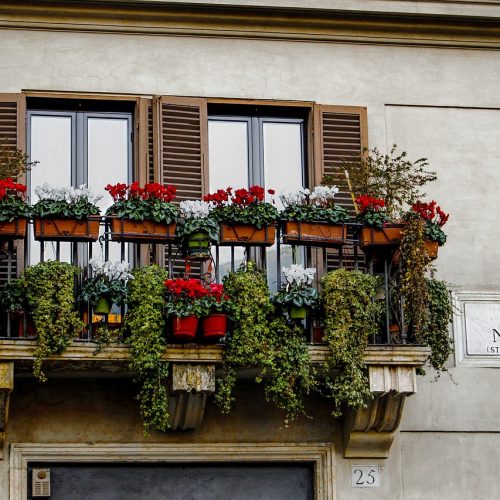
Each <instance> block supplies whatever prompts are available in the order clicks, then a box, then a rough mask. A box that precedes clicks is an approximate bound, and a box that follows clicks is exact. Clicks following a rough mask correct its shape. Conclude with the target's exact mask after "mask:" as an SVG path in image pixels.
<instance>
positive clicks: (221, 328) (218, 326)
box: [203, 314, 227, 340]
mask: <svg viewBox="0 0 500 500" xmlns="http://www.w3.org/2000/svg"><path fill="white" fill-rule="evenodd" d="M226 333H227V315H226V314H211V315H210V316H205V317H204V318H203V337H204V338H205V339H209V340H214V339H221V338H222V337H224V336H225V335H226Z"/></svg>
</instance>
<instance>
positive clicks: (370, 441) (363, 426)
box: [344, 365, 417, 458]
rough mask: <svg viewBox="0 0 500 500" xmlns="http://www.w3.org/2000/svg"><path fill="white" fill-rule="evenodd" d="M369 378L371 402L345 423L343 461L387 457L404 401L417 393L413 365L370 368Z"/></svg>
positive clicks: (349, 416) (354, 412)
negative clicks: (346, 459)
mask: <svg viewBox="0 0 500 500" xmlns="http://www.w3.org/2000/svg"><path fill="white" fill-rule="evenodd" d="M368 377H369V381H370V390H371V392H372V394H373V399H372V400H370V401H368V402H367V407H366V408H364V409H361V410H358V411H351V412H350V413H348V414H347V416H346V419H345V422H344V445H345V452H344V456H345V457H346V458H387V457H388V456H389V450H390V448H391V445H392V442H393V440H394V434H395V432H396V431H397V429H398V427H399V422H400V420H401V415H402V413H403V407H404V402H405V399H406V397H407V396H411V395H412V394H415V393H416V392H417V380H416V371H415V367H414V366H399V365H395V366H394V365H393V366H387V365H385V366H379V365H370V366H368Z"/></svg>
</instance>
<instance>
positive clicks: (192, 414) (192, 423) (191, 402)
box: [169, 363, 215, 430]
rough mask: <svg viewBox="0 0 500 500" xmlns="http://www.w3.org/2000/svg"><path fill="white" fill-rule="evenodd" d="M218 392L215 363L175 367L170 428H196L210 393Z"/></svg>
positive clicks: (200, 421)
mask: <svg viewBox="0 0 500 500" xmlns="http://www.w3.org/2000/svg"><path fill="white" fill-rule="evenodd" d="M213 392H215V364H211V365H206V364H184V363H173V364H172V377H171V391H170V402H169V412H170V428H171V429H173V430H177V429H180V430H187V429H197V428H198V427H199V426H200V425H201V423H202V421H203V416H204V414H205V405H206V401H207V396H208V394H211V393H213Z"/></svg>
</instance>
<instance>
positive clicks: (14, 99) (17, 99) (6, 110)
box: [0, 94, 26, 284]
mask: <svg viewBox="0 0 500 500" xmlns="http://www.w3.org/2000/svg"><path fill="white" fill-rule="evenodd" d="M0 142H1V143H2V144H5V145H6V146H7V147H8V148H9V149H12V150H14V149H15V148H18V149H20V150H22V151H25V149H26V98H25V96H24V94H0ZM14 248H15V249H14V255H13V256H12V257H13V258H12V272H11V276H12V277H15V276H16V275H17V270H18V269H22V268H23V262H22V259H23V254H24V252H23V245H22V242H17V243H16V244H15V247H14ZM7 279H8V264H7V260H6V259H2V260H0V284H3V283H5V282H6V281H7Z"/></svg>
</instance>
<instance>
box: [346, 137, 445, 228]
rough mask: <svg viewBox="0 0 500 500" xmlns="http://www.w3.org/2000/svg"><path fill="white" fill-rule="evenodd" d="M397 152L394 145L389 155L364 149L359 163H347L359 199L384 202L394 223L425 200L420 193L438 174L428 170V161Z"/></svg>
mask: <svg viewBox="0 0 500 500" xmlns="http://www.w3.org/2000/svg"><path fill="white" fill-rule="evenodd" d="M396 149H397V146H396V144H394V145H393V146H392V148H391V150H390V151H389V153H388V154H385V155H384V154H383V153H381V152H380V151H379V150H378V149H377V148H374V149H370V150H369V149H364V151H363V154H362V155H361V156H360V157H359V158H358V159H356V160H353V161H347V162H345V163H344V168H345V169H346V170H347V171H348V172H349V178H350V180H351V185H352V189H353V191H354V193H355V195H356V196H359V195H363V194H364V195H369V196H373V197H374V198H383V199H384V200H385V206H386V208H387V215H388V217H389V219H391V220H392V219H395V218H397V216H398V215H401V213H402V212H403V211H404V210H405V207H406V205H412V204H413V203H415V201H416V200H417V199H418V198H419V197H421V196H425V193H421V192H420V188H421V187H422V186H424V185H425V184H427V183H428V182H432V181H435V180H436V174H435V172H431V171H429V170H427V167H428V166H429V164H428V163H427V159H426V158H420V159H418V160H415V161H410V160H408V159H407V153H406V152H405V151H403V152H397V151H396Z"/></svg>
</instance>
